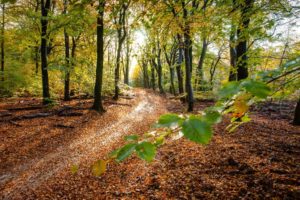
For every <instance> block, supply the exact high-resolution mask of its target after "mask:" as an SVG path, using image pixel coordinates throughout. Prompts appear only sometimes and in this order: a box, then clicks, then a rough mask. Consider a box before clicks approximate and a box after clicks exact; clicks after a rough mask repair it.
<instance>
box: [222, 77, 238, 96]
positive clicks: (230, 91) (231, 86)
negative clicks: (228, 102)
mask: <svg viewBox="0 0 300 200" xmlns="http://www.w3.org/2000/svg"><path fill="white" fill-rule="evenodd" d="M239 91H240V87H239V82H237V81H231V82H228V83H226V84H225V85H224V86H223V87H222V88H221V90H220V91H219V98H220V99H224V98H229V97H232V96H233V95H235V94H236V93H238V92H239Z"/></svg>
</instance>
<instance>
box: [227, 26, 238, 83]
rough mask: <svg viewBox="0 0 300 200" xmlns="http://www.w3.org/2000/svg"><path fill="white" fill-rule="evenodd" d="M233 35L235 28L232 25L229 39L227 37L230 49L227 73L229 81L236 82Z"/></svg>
mask: <svg viewBox="0 0 300 200" xmlns="http://www.w3.org/2000/svg"><path fill="white" fill-rule="evenodd" d="M235 33H236V28H235V26H234V25H233V24H232V25H231V31H230V37H229V48H230V72H229V81H236V80H237V69H236V59H237V58H236V48H235Z"/></svg>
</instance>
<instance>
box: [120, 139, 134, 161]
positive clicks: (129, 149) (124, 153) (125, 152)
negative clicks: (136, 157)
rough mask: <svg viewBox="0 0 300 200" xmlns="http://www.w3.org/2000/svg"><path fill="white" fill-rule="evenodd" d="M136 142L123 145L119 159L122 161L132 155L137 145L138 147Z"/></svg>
mask: <svg viewBox="0 0 300 200" xmlns="http://www.w3.org/2000/svg"><path fill="white" fill-rule="evenodd" d="M136 145H137V144H136V143H130V144H127V145H125V146H124V147H122V148H121V149H120V150H119V152H118V155H117V159H116V160H117V161H118V162H121V161H123V160H124V159H125V158H127V157H128V156H130V154H131V153H132V152H133V151H134V149H135V147H136Z"/></svg>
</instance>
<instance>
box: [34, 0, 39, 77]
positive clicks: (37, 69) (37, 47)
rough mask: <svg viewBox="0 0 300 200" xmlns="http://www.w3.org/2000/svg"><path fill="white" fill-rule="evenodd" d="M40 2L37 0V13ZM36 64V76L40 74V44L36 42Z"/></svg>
mask: <svg viewBox="0 0 300 200" xmlns="http://www.w3.org/2000/svg"><path fill="white" fill-rule="evenodd" d="M39 7H40V2H39V0H36V6H35V12H36V13H37V12H38V11H39ZM34 62H35V75H37V74H38V73H39V42H38V41H36V46H35V47H34Z"/></svg>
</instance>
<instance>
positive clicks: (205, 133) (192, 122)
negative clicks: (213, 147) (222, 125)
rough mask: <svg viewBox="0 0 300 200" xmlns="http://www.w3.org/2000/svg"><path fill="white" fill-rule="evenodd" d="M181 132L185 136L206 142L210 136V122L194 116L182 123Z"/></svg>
mask: <svg viewBox="0 0 300 200" xmlns="http://www.w3.org/2000/svg"><path fill="white" fill-rule="evenodd" d="M182 132H183V134H184V136H185V137H186V138H188V139H189V140H191V141H194V142H197V143H200V144H208V143H209V141H210V139H211V137H212V128H211V124H209V123H208V122H206V121H203V120H201V119H200V118H197V117H194V116H191V117H190V118H189V119H187V120H186V121H185V122H184V123H183V125H182Z"/></svg>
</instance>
